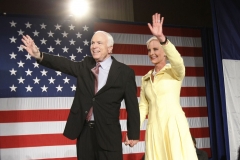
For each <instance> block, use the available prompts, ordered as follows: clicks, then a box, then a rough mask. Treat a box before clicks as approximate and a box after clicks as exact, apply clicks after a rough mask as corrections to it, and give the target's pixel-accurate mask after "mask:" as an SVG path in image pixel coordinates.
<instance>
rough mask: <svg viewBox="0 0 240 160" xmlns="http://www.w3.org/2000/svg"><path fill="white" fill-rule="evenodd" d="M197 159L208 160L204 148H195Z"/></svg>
mask: <svg viewBox="0 0 240 160" xmlns="http://www.w3.org/2000/svg"><path fill="white" fill-rule="evenodd" d="M196 152H197V157H198V160H208V155H207V152H205V151H204V150H201V149H198V148H196Z"/></svg>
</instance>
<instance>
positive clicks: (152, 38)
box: [146, 36, 159, 47]
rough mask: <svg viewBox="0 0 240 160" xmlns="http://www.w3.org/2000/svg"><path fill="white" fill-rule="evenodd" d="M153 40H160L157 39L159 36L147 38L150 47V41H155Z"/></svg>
mask: <svg viewBox="0 0 240 160" xmlns="http://www.w3.org/2000/svg"><path fill="white" fill-rule="evenodd" d="M153 40H157V41H159V40H158V39H157V37H155V36H152V37H151V38H149V39H148V40H147V42H146V44H147V47H148V45H149V43H150V42H151V41H153Z"/></svg>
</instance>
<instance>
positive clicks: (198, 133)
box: [190, 127, 210, 138]
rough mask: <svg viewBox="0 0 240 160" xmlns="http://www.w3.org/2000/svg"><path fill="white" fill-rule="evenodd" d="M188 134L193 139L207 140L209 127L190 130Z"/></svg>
mask: <svg viewBox="0 0 240 160" xmlns="http://www.w3.org/2000/svg"><path fill="white" fill-rule="evenodd" d="M190 132H191V134H192V136H193V137H195V138H208V137H209V136H210V131H209V127H204V128H190Z"/></svg>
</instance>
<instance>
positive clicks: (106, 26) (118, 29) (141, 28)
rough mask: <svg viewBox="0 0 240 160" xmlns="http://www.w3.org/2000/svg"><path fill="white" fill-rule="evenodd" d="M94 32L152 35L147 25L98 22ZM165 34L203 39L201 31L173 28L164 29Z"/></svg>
mask: <svg viewBox="0 0 240 160" xmlns="http://www.w3.org/2000/svg"><path fill="white" fill-rule="evenodd" d="M94 30H95V31H97V30H104V31H106V32H110V33H131V34H148V35H152V34H151V32H150V30H149V28H148V26H147V24H145V25H139V24H137V25H136V24H117V23H116V22H114V23H104V22H97V23H95V24H94ZM163 30H164V34H165V35H167V36H180V37H199V38H200V37H201V31H200V30H199V29H190V28H171V27H163Z"/></svg>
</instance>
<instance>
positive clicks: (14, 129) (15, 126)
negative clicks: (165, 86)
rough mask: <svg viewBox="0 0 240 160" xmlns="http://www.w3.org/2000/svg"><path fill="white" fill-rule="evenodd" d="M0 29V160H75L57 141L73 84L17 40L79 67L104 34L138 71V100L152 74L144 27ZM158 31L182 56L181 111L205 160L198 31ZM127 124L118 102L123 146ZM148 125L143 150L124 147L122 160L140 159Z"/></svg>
mask: <svg viewBox="0 0 240 160" xmlns="http://www.w3.org/2000/svg"><path fill="white" fill-rule="evenodd" d="M0 21H1V24H0V35H1V36H0V64H1V72H0V159H1V160H26V159H34V160H40V159H41V160H51V159H54V160H76V147H75V140H69V139H67V138H65V137H64V136H63V135H62V132H63V130H64V126H65V123H66V119H67V116H68V112H69V108H70V106H71V104H72V101H73V95H74V92H75V90H76V87H75V83H76V79H75V78H73V77H71V76H69V75H66V74H63V73H61V72H58V71H53V70H50V69H48V68H45V67H43V66H40V65H38V64H37V63H36V61H35V59H33V58H31V57H30V56H29V55H28V53H27V52H26V51H24V50H23V49H22V48H21V46H20V45H21V44H22V42H21V38H22V35H26V34H27V35H29V36H31V37H32V38H33V39H34V41H35V43H36V45H37V46H38V47H39V48H40V50H41V51H44V52H48V53H51V54H55V55H59V56H65V57H68V58H69V59H70V60H72V61H80V60H82V59H83V57H84V56H91V53H90V50H89V47H90V41H91V36H92V35H93V32H94V31H96V30H104V31H107V32H109V33H110V34H111V35H112V36H113V38H114V41H115V44H114V49H113V56H114V57H115V58H116V59H117V60H118V61H120V62H123V63H125V64H127V65H129V66H130V67H131V68H132V69H134V71H135V74H136V83H137V86H138V97H139V92H140V85H141V84H140V83H141V77H142V76H143V75H145V74H146V73H147V72H148V71H149V70H150V69H152V68H153V65H152V64H151V62H150V60H149V58H148V56H147V49H146V41H147V40H148V39H149V38H150V37H151V34H150V31H149V29H148V27H147V24H137V23H126V22H116V21H108V22H107V21H101V20H99V21H95V22H90V21H84V22H78V21H74V20H60V19H59V20H58V19H46V18H39V17H10V16H9V17H7V16H1V17H0ZM163 31H164V34H165V35H166V36H167V37H168V38H169V39H170V40H171V42H172V43H173V44H174V45H175V46H176V48H177V49H178V51H179V52H180V53H181V55H182V56H183V59H184V63H185V66H186V77H185V79H184V81H183V84H182V90H181V99H180V100H181V105H182V107H183V110H184V112H185V114H186V116H187V118H188V122H189V126H190V131H191V133H192V135H193V136H194V137H195V138H196V141H197V146H198V148H200V149H204V150H206V151H207V152H208V155H209V157H210V156H211V147H210V137H209V126H208V113H207V103H206V92H205V82H204V72H203V70H204V69H203V59H202V45H201V30H200V29H189V28H177V27H164V30H163ZM79 98H81V97H79ZM126 116H127V114H126V112H125V105H124V102H123V103H122V106H121V112H120V123H121V127H122V133H123V141H124V137H125V133H126V128H127V127H126ZM146 122H147V120H146ZM146 122H145V123H144V125H143V126H142V128H141V134H140V142H139V143H138V144H137V145H136V146H134V147H133V148H130V147H128V146H125V145H123V154H124V160H138V159H141V157H142V156H143V154H144V150H145V144H144V135H145V129H146ZM83 154H84V153H83Z"/></svg>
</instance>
